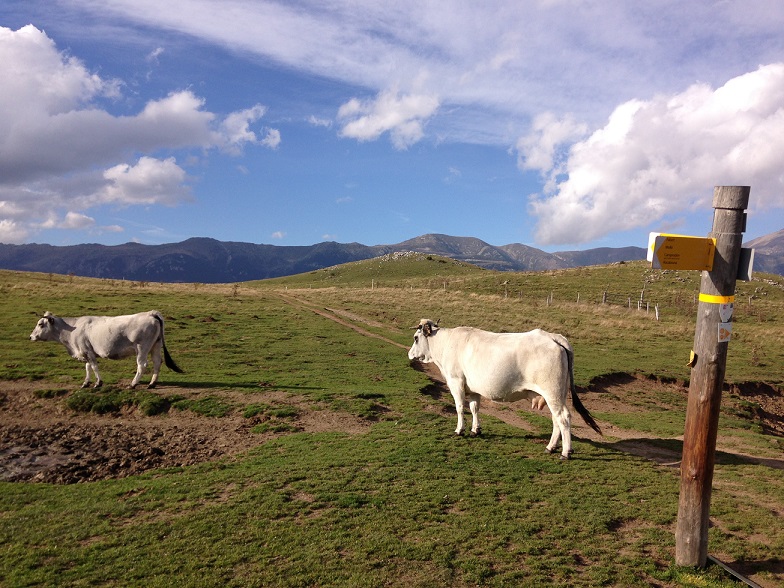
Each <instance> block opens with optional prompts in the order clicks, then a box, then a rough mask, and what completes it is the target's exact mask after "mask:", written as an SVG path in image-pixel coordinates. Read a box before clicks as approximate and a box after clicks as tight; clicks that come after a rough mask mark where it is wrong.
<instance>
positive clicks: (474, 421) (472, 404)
mask: <svg viewBox="0 0 784 588" xmlns="http://www.w3.org/2000/svg"><path fill="white" fill-rule="evenodd" d="M468 398H469V400H468V408H470V409H471V436H472V437H478V436H479V435H481V434H482V428H481V427H480V426H479V404H480V402H481V400H482V397H481V396H479V394H469V395H468Z"/></svg>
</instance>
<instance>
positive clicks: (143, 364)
mask: <svg viewBox="0 0 784 588" xmlns="http://www.w3.org/2000/svg"><path fill="white" fill-rule="evenodd" d="M142 353H144V354H143V355H142ZM146 369H147V351H146V350H145V349H142V348H140V347H137V348H136V375H135V376H134V377H133V381H132V382H131V388H135V387H136V384H138V383H139V380H141V379H142V374H143V373H144V370H146Z"/></svg>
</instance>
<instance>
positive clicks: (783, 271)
mask: <svg viewBox="0 0 784 588" xmlns="http://www.w3.org/2000/svg"><path fill="white" fill-rule="evenodd" d="M743 246H744V247H749V248H751V249H754V271H755V272H768V273H771V274H778V275H780V276H784V229H781V230H780V231H776V232H775V233H771V234H770V235H765V236H763V237H757V238H756V239H753V240H751V241H749V242H748V243H744V244H743Z"/></svg>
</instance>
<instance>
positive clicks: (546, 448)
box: [544, 447, 553, 453]
mask: <svg viewBox="0 0 784 588" xmlns="http://www.w3.org/2000/svg"><path fill="white" fill-rule="evenodd" d="M544 452H545V453H552V452H553V450H552V449H550V448H549V447H545V448H544Z"/></svg>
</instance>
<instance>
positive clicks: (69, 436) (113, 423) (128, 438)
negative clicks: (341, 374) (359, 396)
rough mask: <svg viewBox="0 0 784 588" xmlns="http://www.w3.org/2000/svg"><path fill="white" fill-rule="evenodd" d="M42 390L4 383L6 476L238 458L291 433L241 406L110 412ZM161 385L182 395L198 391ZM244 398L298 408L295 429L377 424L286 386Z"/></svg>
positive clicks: (0, 388)
mask: <svg viewBox="0 0 784 588" xmlns="http://www.w3.org/2000/svg"><path fill="white" fill-rule="evenodd" d="M41 389H45V385H42V384H33V383H30V382H8V381H2V382H0V480H3V481H14V482H16V481H32V482H51V483H59V484H70V483H75V482H88V481H94V480H101V479H106V478H121V477H125V476H130V475H134V474H140V473H142V472H145V471H147V470H151V469H159V468H169V467H181V466H188V465H194V464H197V463H202V462H207V461H213V460H217V459H221V458H225V457H230V456H233V455H237V454H240V453H242V452H244V451H247V450H248V449H251V448H253V447H255V446H257V445H260V444H261V443H264V442H265V441H267V440H269V439H271V438H274V437H278V436H280V435H283V434H286V432H285V431H284V432H265V433H255V432H253V429H254V427H256V426H257V425H258V424H260V421H261V420H262V419H263V417H251V418H246V417H244V416H243V415H242V414H240V413H239V412H236V413H231V414H229V415H227V416H223V417H219V418H218V417H207V416H202V415H199V414H195V413H193V412H190V411H187V410H184V411H180V410H175V409H172V410H170V411H169V412H168V413H166V414H163V415H156V416H145V415H143V414H142V413H141V412H140V411H139V410H137V409H136V408H128V409H123V410H121V411H120V412H118V413H114V414H109V415H98V414H93V413H78V412H74V411H72V410H70V409H68V408H66V407H65V405H64V402H63V398H62V397H61V398H39V397H38V396H37V395H36V390H41ZM159 390H160V391H161V392H163V393H166V394H180V395H182V396H189V395H191V396H193V395H194V394H196V393H197V391H194V390H192V389H179V388H172V387H161V388H159ZM226 394H227V395H228V396H231V394H232V393H230V392H227V393H226ZM242 400H243V403H252V402H254V401H262V400H263V401H264V402H267V403H270V402H273V403H276V404H286V405H289V406H293V407H295V408H296V409H297V416H296V417H295V418H293V419H292V420H291V423H290V428H289V431H306V432H319V431H341V432H347V433H352V434H358V433H362V432H364V431H366V430H367V429H368V427H369V426H370V424H369V423H368V422H366V421H364V420H362V419H360V418H358V417H355V416H352V415H349V414H346V413H338V412H335V411H331V410H327V409H320V407H313V406H311V405H310V404H308V403H306V402H305V401H304V400H303V399H301V398H298V397H296V396H293V395H290V394H287V393H284V392H279V391H274V390H269V391H264V392H260V393H258V394H256V395H248V394H242Z"/></svg>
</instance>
